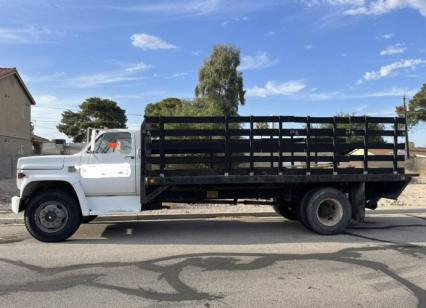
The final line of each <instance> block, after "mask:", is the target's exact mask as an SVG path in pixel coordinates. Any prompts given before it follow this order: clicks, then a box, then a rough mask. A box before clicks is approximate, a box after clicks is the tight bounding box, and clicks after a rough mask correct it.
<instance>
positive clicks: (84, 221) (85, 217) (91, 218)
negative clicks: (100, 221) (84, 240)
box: [81, 215, 98, 224]
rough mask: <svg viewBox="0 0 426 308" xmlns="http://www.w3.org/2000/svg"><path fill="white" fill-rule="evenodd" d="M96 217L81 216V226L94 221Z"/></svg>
mask: <svg viewBox="0 0 426 308" xmlns="http://www.w3.org/2000/svg"><path fill="white" fill-rule="evenodd" d="M96 217H98V215H90V216H83V217H81V223H82V224H88V223H90V222H91V221H93V220H95V219H96Z"/></svg>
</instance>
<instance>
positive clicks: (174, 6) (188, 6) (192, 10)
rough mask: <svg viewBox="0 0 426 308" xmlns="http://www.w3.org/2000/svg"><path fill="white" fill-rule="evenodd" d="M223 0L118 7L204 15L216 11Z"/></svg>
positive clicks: (140, 10) (152, 12)
mask: <svg viewBox="0 0 426 308" xmlns="http://www.w3.org/2000/svg"><path fill="white" fill-rule="evenodd" d="M222 2H223V1H222V0H201V1H182V2H165V1H158V2H156V3H151V4H145V5H138V6H131V7H117V8H118V9H122V10H127V11H133V12H142V13H151V14H164V15H196V16H197V15H200V16H203V15H208V14H211V13H213V12H216V11H217V10H218V9H219V7H220V4H221V3H222Z"/></svg>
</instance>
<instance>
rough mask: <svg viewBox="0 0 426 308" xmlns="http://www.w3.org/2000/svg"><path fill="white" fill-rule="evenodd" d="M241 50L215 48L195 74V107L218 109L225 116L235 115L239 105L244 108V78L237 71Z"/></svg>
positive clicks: (230, 47) (229, 47)
mask: <svg viewBox="0 0 426 308" xmlns="http://www.w3.org/2000/svg"><path fill="white" fill-rule="evenodd" d="M239 65H240V50H239V49H238V48H236V47H233V46H225V45H216V46H214V47H213V51H212V53H211V55H210V56H209V57H208V58H207V59H206V60H205V61H204V64H203V66H202V67H201V68H200V70H199V72H198V84H197V86H196V88H195V96H196V99H197V103H198V104H200V105H202V104H205V103H206V102H208V103H213V104H215V105H217V106H218V107H219V109H220V110H221V112H222V114H224V115H237V114H238V105H239V104H241V105H244V102H245V98H244V94H245V91H244V86H243V75H242V73H241V72H239V71H238V70H237V68H238V66H239Z"/></svg>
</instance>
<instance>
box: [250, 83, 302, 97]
mask: <svg viewBox="0 0 426 308" xmlns="http://www.w3.org/2000/svg"><path fill="white" fill-rule="evenodd" d="M304 88H306V84H305V83H304V82H303V80H290V81H286V82H282V83H279V82H275V81H268V82H267V83H266V84H265V86H264V87H258V86H254V87H253V88H248V89H247V92H246V95H247V96H248V97H249V96H255V97H268V96H274V95H291V94H295V93H298V92H300V91H302V90H303V89H304Z"/></svg>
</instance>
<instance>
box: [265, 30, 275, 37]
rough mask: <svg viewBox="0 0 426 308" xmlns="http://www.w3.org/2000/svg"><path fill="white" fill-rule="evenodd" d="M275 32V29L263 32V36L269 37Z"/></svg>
mask: <svg viewBox="0 0 426 308" xmlns="http://www.w3.org/2000/svg"><path fill="white" fill-rule="evenodd" d="M275 34H276V33H275V31H269V32H266V33H265V37H271V36H274V35H275Z"/></svg>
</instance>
